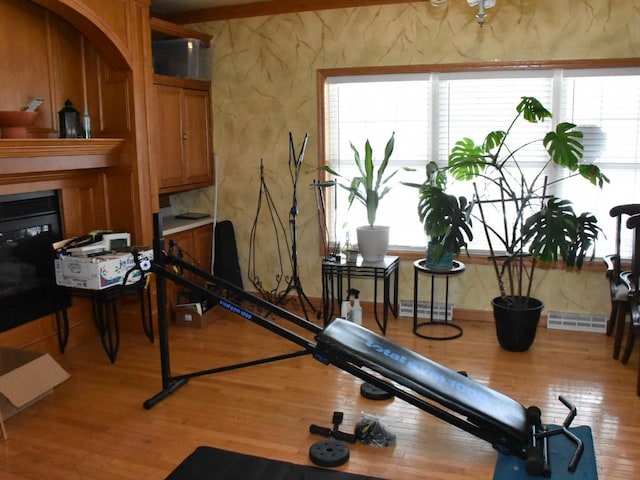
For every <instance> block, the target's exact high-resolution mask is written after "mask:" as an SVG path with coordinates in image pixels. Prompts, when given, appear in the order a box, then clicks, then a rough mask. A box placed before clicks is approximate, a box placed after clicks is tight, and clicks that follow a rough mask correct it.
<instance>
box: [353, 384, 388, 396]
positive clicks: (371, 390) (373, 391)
mask: <svg viewBox="0 0 640 480" xmlns="http://www.w3.org/2000/svg"><path fill="white" fill-rule="evenodd" d="M360 395H362V396H363V397H364V398H368V399H369V400H387V399H389V398H391V397H393V395H392V394H391V393H389V392H387V391H386V390H382V389H381V388H378V387H376V386H375V385H372V384H371V383H363V384H362V385H360Z"/></svg>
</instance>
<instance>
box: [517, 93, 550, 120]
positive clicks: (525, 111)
mask: <svg viewBox="0 0 640 480" xmlns="http://www.w3.org/2000/svg"><path fill="white" fill-rule="evenodd" d="M516 111H517V112H518V114H521V115H522V116H523V117H524V119H525V120H526V121H528V122H531V123H538V122H542V121H544V119H546V118H551V117H553V115H552V114H551V112H550V111H549V110H547V109H546V108H545V106H544V105H542V103H541V102H540V101H539V100H538V99H537V98H535V97H521V100H520V103H519V104H518V106H517V107H516Z"/></svg>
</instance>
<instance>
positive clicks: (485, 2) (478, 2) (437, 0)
mask: <svg viewBox="0 0 640 480" xmlns="http://www.w3.org/2000/svg"><path fill="white" fill-rule="evenodd" d="M496 1H497V0H467V3H468V4H469V6H470V7H475V6H477V7H478V13H476V18H477V19H478V25H480V26H481V27H484V23H485V19H486V18H487V14H486V13H485V10H486V9H487V8H491V7H493V6H494V5H495V4H496ZM429 3H430V4H431V6H433V7H441V6H442V5H444V4H446V3H447V0H429Z"/></svg>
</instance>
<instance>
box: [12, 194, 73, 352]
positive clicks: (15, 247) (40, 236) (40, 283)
mask: <svg viewBox="0 0 640 480" xmlns="http://www.w3.org/2000/svg"><path fill="white" fill-rule="evenodd" d="M61 239H62V229H61V222H60V208H59V202H58V193H57V192H56V191H52V190H50V191H42V192H31V193H21V194H13V195H1V196H0V332H2V331H5V330H9V329H11V328H15V327H17V326H19V325H22V324H24V323H27V322H31V321H33V320H36V319H38V318H41V317H43V316H45V315H49V314H52V313H56V314H58V313H59V312H63V313H64V314H65V317H66V312H65V310H66V308H68V307H69V306H70V305H71V295H70V293H69V292H68V290H67V289H65V288H62V287H58V286H57V285H56V280H55V270H54V262H53V260H54V251H53V246H52V243H53V242H55V241H58V240H61ZM56 320H57V321H58V325H60V324H59V318H58V315H56ZM65 320H66V318H65ZM65 324H66V322H65ZM58 333H60V328H58ZM61 346H62V345H61Z"/></svg>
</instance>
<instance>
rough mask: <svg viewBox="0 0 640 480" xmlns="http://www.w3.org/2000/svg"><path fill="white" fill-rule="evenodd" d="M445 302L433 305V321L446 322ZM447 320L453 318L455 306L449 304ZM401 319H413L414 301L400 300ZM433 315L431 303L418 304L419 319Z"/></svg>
mask: <svg viewBox="0 0 640 480" xmlns="http://www.w3.org/2000/svg"><path fill="white" fill-rule="evenodd" d="M444 305H445V304H444V302H436V303H434V304H433V319H434V320H444V319H445V316H444V313H445V309H444ZM448 307H449V308H448V315H447V318H448V319H449V320H451V319H452V318H453V304H452V303H451V302H449V306H448ZM399 315H400V316H401V317H409V318H413V300H400V314H399ZM430 315H431V302H420V301H419V302H418V318H429V316H430Z"/></svg>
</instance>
